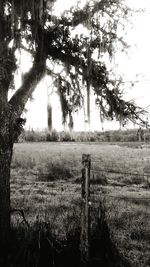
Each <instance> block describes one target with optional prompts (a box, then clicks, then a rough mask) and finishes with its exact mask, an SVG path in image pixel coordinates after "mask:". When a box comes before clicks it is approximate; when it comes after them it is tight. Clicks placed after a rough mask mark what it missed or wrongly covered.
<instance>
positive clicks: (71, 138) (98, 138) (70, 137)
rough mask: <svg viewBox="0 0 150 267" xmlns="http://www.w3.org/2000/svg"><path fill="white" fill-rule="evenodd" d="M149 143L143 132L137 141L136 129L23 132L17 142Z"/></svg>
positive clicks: (148, 137) (146, 132) (145, 132)
mask: <svg viewBox="0 0 150 267" xmlns="http://www.w3.org/2000/svg"><path fill="white" fill-rule="evenodd" d="M139 140H140V141H143V142H144V141H145V142H149V141H150V131H149V130H145V129H144V130H143V133H142V135H141V137H140V139H139V134H138V129H132V130H122V131H121V130H117V131H104V132H98V131H95V132H72V133H70V132H64V131H62V132H57V131H55V130H54V131H52V133H48V132H47V131H46V130H45V131H34V130H28V131H24V132H23V133H22V134H21V136H20V137H19V139H18V142H137V141H139Z"/></svg>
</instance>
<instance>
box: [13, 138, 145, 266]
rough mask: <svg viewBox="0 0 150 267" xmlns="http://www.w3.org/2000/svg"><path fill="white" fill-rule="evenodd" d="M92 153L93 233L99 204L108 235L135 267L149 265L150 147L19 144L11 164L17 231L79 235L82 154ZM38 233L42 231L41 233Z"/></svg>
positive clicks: (115, 144)
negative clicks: (30, 229) (33, 229)
mask: <svg viewBox="0 0 150 267" xmlns="http://www.w3.org/2000/svg"><path fill="white" fill-rule="evenodd" d="M83 153H85V154H91V231H93V234H94V231H95V228H94V227H95V224H96V219H97V216H98V207H99V202H100V200H101V201H102V202H103V204H104V207H105V215H106V219H107V222H108V225H109V229H110V235H111V238H112V240H113V241H114V242H115V244H116V246H117V248H118V250H119V252H120V254H121V255H123V256H124V258H126V259H128V260H129V262H130V263H131V266H139V267H141V266H143V267H146V266H147V267H148V266H150V223H149V222H150V208H149V202H150V147H149V146H148V145H142V144H140V143H121V145H119V143H113V144H110V143H74V142H72V143H68V142H66V143H60V142H57V143H53V142H46V143H18V144H15V146H14V153H13V161H12V166H11V207H12V210H15V209H17V210H23V212H24V215H25V218H26V220H27V223H26V222H25V220H22V216H21V215H20V214H19V213H17V212H13V213H12V217H11V218H12V226H13V227H14V228H17V227H19V228H23V227H24V228H25V227H26V228H28V225H26V224H29V225H30V227H31V226H33V227H34V226H35V225H36V227H38V229H41V228H40V227H42V225H43V224H45V225H49V226H50V228H51V234H52V235H53V236H55V237H57V240H59V241H60V240H66V239H67V236H68V235H69V234H72V235H73V233H75V231H79V228H80V215H81V214H80V213H81V169H82V154H83ZM39 233H40V231H39Z"/></svg>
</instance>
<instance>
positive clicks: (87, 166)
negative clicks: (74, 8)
mask: <svg viewBox="0 0 150 267" xmlns="http://www.w3.org/2000/svg"><path fill="white" fill-rule="evenodd" d="M90 171H91V156H90V155H89V154H83V155H82V192H81V197H82V211H81V240H80V242H81V243H80V250H81V261H82V262H88V261H89V247H90V205H89V204H90Z"/></svg>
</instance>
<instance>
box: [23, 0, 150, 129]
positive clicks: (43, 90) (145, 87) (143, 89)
mask: <svg viewBox="0 0 150 267" xmlns="http://www.w3.org/2000/svg"><path fill="white" fill-rule="evenodd" d="M126 1H127V2H128V4H129V5H130V6H131V5H132V6H131V7H136V8H139V7H140V8H145V10H146V11H145V12H142V13H141V12H140V13H137V14H135V16H134V17H133V18H132V26H129V27H128V29H127V32H126V34H127V35H126V39H127V41H128V43H129V44H130V46H131V47H130V49H129V50H128V54H120V53H119V54H118V57H116V62H117V63H118V72H119V73H120V74H121V75H122V76H123V77H124V79H125V80H126V81H131V80H133V81H134V80H140V82H139V83H135V85H134V87H132V88H129V84H128V83H126V85H125V91H126V97H127V98H128V99H135V101H136V103H137V104H138V105H140V106H143V107H147V106H148V105H149V104H150V90H149V89H150V66H149V65H150V49H149V48H150V33H149V25H150V1H148V0H126ZM73 2H74V1H73V0H65V1H62V0H58V1H57V5H56V6H55V12H56V14H57V15H59V14H60V13H61V12H63V10H64V9H65V8H66V6H67V8H68V9H69V7H70V6H72V3H73ZM81 2H82V4H84V2H86V1H85V0H82V1H81ZM23 65H24V64H23ZM137 75H138V76H137ZM136 76H137V77H136ZM47 84H50V80H46V82H45V83H40V84H39V85H38V87H37V88H36V91H35V93H34V96H33V97H34V101H32V103H31V102H28V104H27V106H26V108H27V110H28V112H27V114H26V117H27V123H26V128H29V126H30V128H34V129H37V128H46V127H47ZM52 102H53V103H55V105H54V106H53V108H54V110H53V113H54V114H57V116H56V117H55V120H54V127H55V128H57V129H58V130H61V129H63V127H62V125H61V113H60V105H59V103H58V99H57V96H56V94H54V95H53V99H52ZM91 110H92V112H91V113H92V114H91V117H92V118H91V119H92V129H93V130H98V129H99V130H101V126H100V120H99V116H98V112H95V109H94V106H93V105H92V107H91ZM77 121H78V123H77V122H76V124H75V127H76V130H80V129H82V130H84V127H83V126H82V125H83V114H82V113H80V120H79V118H78V120H77ZM79 121H80V122H79ZM108 128H118V124H116V123H115V122H113V123H111V124H110V123H109V124H107V123H106V124H105V129H108Z"/></svg>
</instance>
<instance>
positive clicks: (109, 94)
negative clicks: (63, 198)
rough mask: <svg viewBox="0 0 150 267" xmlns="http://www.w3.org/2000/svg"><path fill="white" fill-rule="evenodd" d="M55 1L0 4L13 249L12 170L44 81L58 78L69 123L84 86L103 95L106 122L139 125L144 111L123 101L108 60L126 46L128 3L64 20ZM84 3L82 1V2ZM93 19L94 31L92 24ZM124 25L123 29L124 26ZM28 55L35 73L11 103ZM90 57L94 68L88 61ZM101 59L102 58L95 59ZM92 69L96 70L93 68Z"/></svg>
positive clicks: (0, 196) (1, 118) (1, 206)
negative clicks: (28, 109)
mask: <svg viewBox="0 0 150 267" xmlns="http://www.w3.org/2000/svg"><path fill="white" fill-rule="evenodd" d="M54 2H55V1H54V0H47V1H46V0H34V1H31V0H20V1H18V0H1V1H0V245H1V246H3V245H5V244H7V240H8V233H9V227H10V165H11V159H12V150H13V144H14V142H15V140H16V139H17V138H18V136H19V134H20V132H21V129H22V127H23V124H24V122H25V121H24V119H22V117H21V115H22V112H23V111H24V108H25V105H26V103H27V101H28V99H29V98H30V97H31V96H32V93H33V91H34V89H35V88H36V86H37V84H38V83H39V82H40V81H41V79H42V78H43V77H44V76H45V75H46V74H48V75H52V76H53V77H55V83H56V84H57V87H58V91H59V95H60V99H61V106H62V111H63V118H64V120H65V119H66V116H67V115H68V114H71V113H72V111H73V110H74V109H77V108H78V107H80V106H81V105H82V102H83V98H82V90H81V80H82V82H83V84H84V83H87V82H89V83H90V86H91V88H92V89H93V90H94V92H95V94H96V95H97V99H96V103H97V105H99V106H100V107H101V114H102V116H104V117H106V118H112V119H113V118H114V117H116V118H117V119H119V117H120V116H122V117H123V118H124V119H129V118H130V119H131V120H134V121H135V120H137V119H140V114H141V109H139V108H138V107H136V106H135V105H134V103H132V102H127V101H124V100H123V96H122V94H121V92H120V91H119V88H118V87H117V86H116V82H115V81H111V79H110V78H109V73H108V71H107V66H106V65H105V63H104V62H103V60H102V55H104V54H109V55H112V54H113V53H114V52H115V51H114V46H115V42H117V41H118V42H119V43H120V45H123V46H124V45H125V43H124V41H123V39H122V37H121V36H118V35H117V33H118V31H117V28H118V27H120V26H119V25H121V23H123V20H124V19H125V17H126V16H127V13H128V11H129V9H128V8H127V7H126V6H125V3H124V1H123V0H101V1H98V0H97V1H96V0H93V1H87V4H86V5H85V6H84V7H83V8H80V4H81V3H80V1H78V6H74V7H72V8H71V10H70V11H68V12H64V14H62V16H59V17H56V16H55V15H54V13H53V5H54ZM81 2H82V1H81ZM89 18H90V26H89V23H88V20H89ZM120 22H121V23H120ZM80 24H82V25H84V27H86V28H87V29H88V30H89V32H90V31H91V29H92V39H90V47H89V48H88V49H89V51H88V53H87V49H86V48H87V43H88V42H89V38H90V37H88V36H85V35H84V33H83V32H82V34H81V35H78V36H75V37H72V32H73V30H74V29H75V28H76V27H78V26H79V25H80ZM23 50H24V51H26V52H28V53H30V54H31V56H32V61H33V63H32V67H31V68H30V70H29V71H28V72H27V73H26V74H25V75H24V77H23V79H22V84H21V86H20V87H19V88H18V89H17V90H15V91H14V94H13V96H12V97H11V98H10V99H9V98H8V92H9V90H10V89H11V88H12V87H13V83H14V76H15V73H16V71H17V69H18V63H17V60H16V52H17V51H20V52H21V53H23ZM89 54H90V62H89V60H88V57H89ZM94 55H96V56H94ZM48 61H49V62H56V61H57V62H58V64H59V63H61V64H63V66H64V68H65V71H64V72H62V73H60V74H56V73H54V72H53V70H52V69H51V68H50V67H49V68H48V66H47V62H48ZM89 64H90V67H89Z"/></svg>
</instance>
